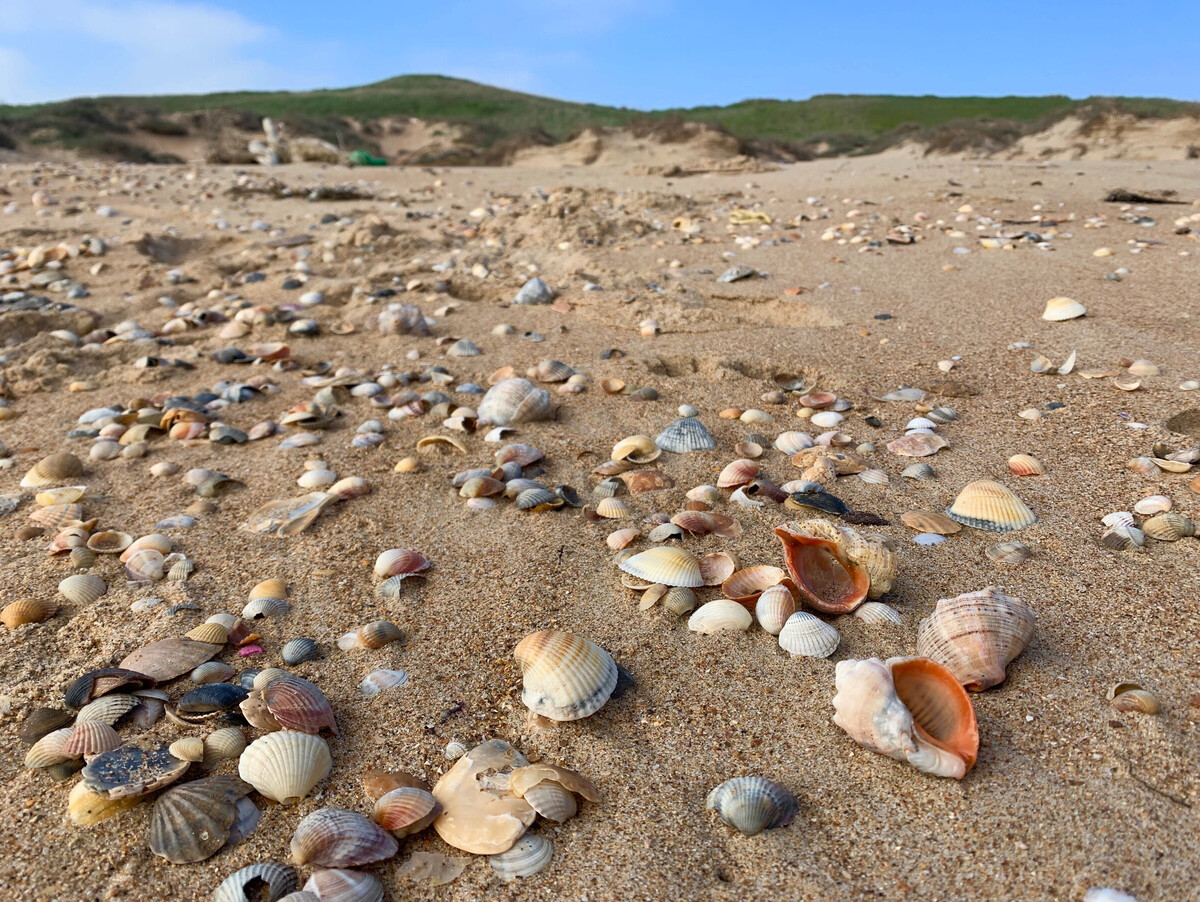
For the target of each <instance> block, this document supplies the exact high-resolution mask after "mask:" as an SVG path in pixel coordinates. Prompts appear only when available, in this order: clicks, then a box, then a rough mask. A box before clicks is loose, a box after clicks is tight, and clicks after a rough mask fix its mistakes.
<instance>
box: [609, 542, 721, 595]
mask: <svg viewBox="0 0 1200 902" xmlns="http://www.w3.org/2000/svg"><path fill="white" fill-rule="evenodd" d="M618 566H619V567H620V568H621V569H622V570H623V571H625V572H626V573H628V574H629V575H630V576H636V577H637V578H638V579H644V580H646V581H647V582H650V583H661V584H662V585H664V586H686V587H687V588H689V589H696V588H699V587H700V586H703V585H704V577H703V575H702V574H701V572H700V561H699V560H697V559H696V556H695V555H694V554H692V553H691V552H690V551H687V550H686V549H683V548H674V547H670V546H662V547H659V548H651V549H649V550H648V551H643V552H641V553H640V554H635V555H633V556H632V557H629V558H627V559H625V560H623V561H621V563H620V564H618Z"/></svg>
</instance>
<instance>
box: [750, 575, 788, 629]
mask: <svg viewBox="0 0 1200 902" xmlns="http://www.w3.org/2000/svg"><path fill="white" fill-rule="evenodd" d="M795 612H796V599H795V598H793V597H792V593H791V590H790V589H788V587H787V586H781V585H774V586H769V587H768V588H766V589H763V591H762V594H761V595H759V596H758V600H757V601H756V602H755V603H754V617H755V619H756V620H757V621H758V625H759V626H761V627H762V628H763V629H764V630H766V631H767V632H768V633H770V634H771V635H772V636H778V635H779V632H780V630H782V629H783V627H784V624H786V623H787V620H788V618H789V617H791V616H792V614H794V613H795Z"/></svg>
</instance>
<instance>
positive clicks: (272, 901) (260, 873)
mask: <svg viewBox="0 0 1200 902" xmlns="http://www.w3.org/2000/svg"><path fill="white" fill-rule="evenodd" d="M299 886H300V879H299V878H298V877H297V876H296V872H295V871H294V870H293V869H292V868H290V867H288V866H287V865H286V864H277V863H276V862H274V861H263V862H258V863H257V864H252V865H248V866H247V867H244V868H242V869H241V870H240V871H234V872H233V873H232V874H230V875H229V876H228V877H226V878H225V879H224V880H222V881H221V885H220V886H218V887H217V888H216V889H215V890H214V891H213V894H212V902H251V900H252V899H253V900H254V902H257V900H259V899H263V898H265V899H266V900H267V902H279V900H280V899H282V898H283V897H284V896H286V895H288V894H289V893H292V892H295V891H296V889H297V888H298V887H299ZM264 887H265V888H266V895H265V896H264V895H263V894H261V893H260V892H258V890H260V889H262V888H264ZM250 888H254V894H253V896H252V895H251V894H250V893H248V892H247V890H248V889H250Z"/></svg>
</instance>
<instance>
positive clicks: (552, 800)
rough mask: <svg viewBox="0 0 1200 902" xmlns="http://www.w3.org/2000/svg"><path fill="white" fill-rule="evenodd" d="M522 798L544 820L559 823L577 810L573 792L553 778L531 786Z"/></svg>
mask: <svg viewBox="0 0 1200 902" xmlns="http://www.w3.org/2000/svg"><path fill="white" fill-rule="evenodd" d="M522 798H523V799H525V801H526V802H528V803H529V805H530V807H532V808H533V810H534V811H536V812H537V813H538V814H539V815H541V816H542V817H544V818H545V819H546V820H548V821H554V822H555V823H559V824H561V823H562V822H563V821H566V820H570V819H571V818H573V817H574V816H575V814H576V812H577V811H578V810H579V805H578V803H577V802H576V801H575V795H574V793H572V792H571V791H570V790H569V789H567V788H566V787H564V786H562V785H560V784H558V783H555V782H554V781H553V780H544V781H542V782H541V783H539V784H537V785H536V786H531V787H530V788H529V789H527V790H525V794H524V795H523V796H522Z"/></svg>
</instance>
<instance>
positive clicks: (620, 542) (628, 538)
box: [604, 528, 641, 551]
mask: <svg viewBox="0 0 1200 902" xmlns="http://www.w3.org/2000/svg"><path fill="white" fill-rule="evenodd" d="M640 536H641V532H639V531H638V530H636V529H633V528H627V529H618V530H617V531H616V532H611V533H609V534H608V538H606V539H605V540H604V544H606V545H607V546H608V547H609V548H611V549H612V550H613V551H620V550H621V549H622V548H628V547H629V546H630V545H632V544H633V542H634V540H636V539H638V538H639V537H640Z"/></svg>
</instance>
